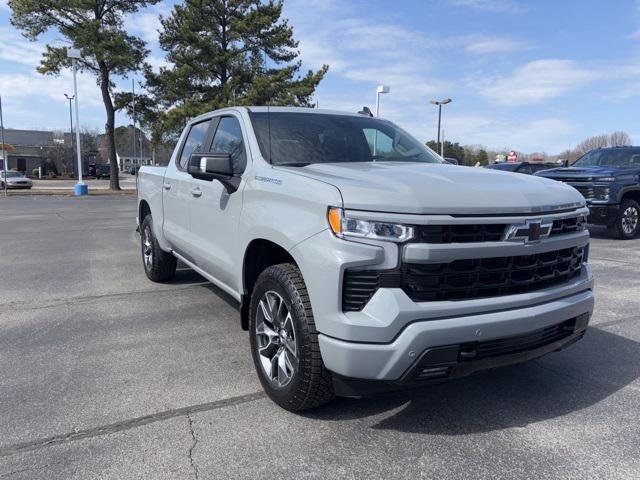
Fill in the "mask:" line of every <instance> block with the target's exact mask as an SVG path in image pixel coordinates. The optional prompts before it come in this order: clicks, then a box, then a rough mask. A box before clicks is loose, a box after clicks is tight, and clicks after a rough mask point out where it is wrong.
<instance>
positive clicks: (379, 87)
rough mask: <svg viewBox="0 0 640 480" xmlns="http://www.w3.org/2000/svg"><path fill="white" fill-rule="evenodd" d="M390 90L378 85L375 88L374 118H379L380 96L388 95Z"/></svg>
mask: <svg viewBox="0 0 640 480" xmlns="http://www.w3.org/2000/svg"><path fill="white" fill-rule="evenodd" d="M390 91H391V89H390V88H389V87H388V86H386V85H378V88H376V117H379V116H380V94H381V93H389V92H390Z"/></svg>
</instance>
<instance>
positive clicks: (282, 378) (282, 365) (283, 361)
mask: <svg viewBox="0 0 640 480" xmlns="http://www.w3.org/2000/svg"><path fill="white" fill-rule="evenodd" d="M287 355H288V353H287V351H286V350H280V351H279V352H278V383H279V384H280V385H286V384H287V383H289V380H291V375H292V374H293V368H292V366H291V362H290V361H289V360H288V358H287Z"/></svg>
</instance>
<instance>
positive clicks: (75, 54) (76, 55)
mask: <svg viewBox="0 0 640 480" xmlns="http://www.w3.org/2000/svg"><path fill="white" fill-rule="evenodd" d="M67 57H69V58H70V59H71V64H72V66H73V98H74V99H75V106H76V125H80V113H79V109H78V80H77V78H76V77H77V71H78V60H79V59H80V50H78V49H77V48H69V49H68V50H67ZM76 154H77V156H78V183H76V185H75V187H74V189H73V191H74V193H75V194H76V196H80V195H87V194H88V193H89V187H88V186H87V184H86V183H84V182H83V181H82V155H81V152H80V129H79V128H76Z"/></svg>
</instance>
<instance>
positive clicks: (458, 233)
mask: <svg viewBox="0 0 640 480" xmlns="http://www.w3.org/2000/svg"><path fill="white" fill-rule="evenodd" d="M506 227H507V225H505V224H504V223H501V224H484V225H483V224H480V225H419V226H416V227H414V229H415V236H414V241H415V242H418V243H470V242H499V241H500V240H501V239H502V235H503V234H504V230H505V228H506Z"/></svg>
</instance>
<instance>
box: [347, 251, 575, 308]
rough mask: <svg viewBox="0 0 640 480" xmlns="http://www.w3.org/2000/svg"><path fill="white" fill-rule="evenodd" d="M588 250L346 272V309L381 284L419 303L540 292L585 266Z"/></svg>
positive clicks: (358, 305) (356, 305)
mask: <svg viewBox="0 0 640 480" xmlns="http://www.w3.org/2000/svg"><path fill="white" fill-rule="evenodd" d="M583 255H584V248H582V247H575V248H567V249H563V250H558V251H553V252H546V253H541V254H536V255H523V256H516V257H496V258H483V259H473V260H456V261H453V262H450V263H435V264H403V265H402V266H401V267H400V268H399V269H398V270H388V271H351V270H347V271H346V272H345V275H344V282H343V291H342V308H343V310H344V311H358V310H362V308H363V307H364V306H365V305H366V303H367V302H368V301H369V299H370V298H371V297H372V296H373V294H374V293H375V292H376V290H377V289H378V288H381V287H387V288H402V290H404V292H405V293H406V294H407V295H408V296H409V298H411V299H412V300H414V301H416V302H425V301H436V300H471V299H476V298H487V297H495V296H502V295H514V294H517V293H525V292H531V291H535V290H540V289H543V288H547V287H550V286H553V285H557V284H560V283H563V282H566V281H568V280H569V279H571V278H573V277H574V276H577V275H578V274H579V273H580V269H581V267H582V259H583Z"/></svg>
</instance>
